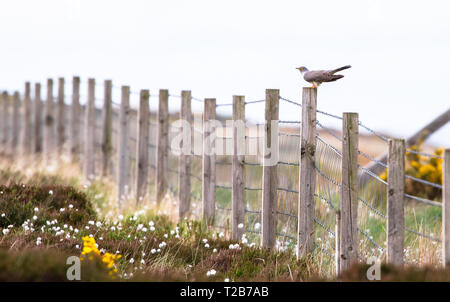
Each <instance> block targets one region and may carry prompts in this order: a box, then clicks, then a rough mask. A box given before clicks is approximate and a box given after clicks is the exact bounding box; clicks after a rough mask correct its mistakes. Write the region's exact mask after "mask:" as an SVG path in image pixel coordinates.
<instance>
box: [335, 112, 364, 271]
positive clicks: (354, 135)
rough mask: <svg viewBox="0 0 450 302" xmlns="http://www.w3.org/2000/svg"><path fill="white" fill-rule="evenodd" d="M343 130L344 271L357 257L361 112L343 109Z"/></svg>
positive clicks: (342, 269) (342, 221)
mask: <svg viewBox="0 0 450 302" xmlns="http://www.w3.org/2000/svg"><path fill="white" fill-rule="evenodd" d="M342 133H343V140H342V186H341V209H340V213H341V227H340V231H341V233H340V235H341V238H340V240H339V241H340V242H339V244H340V247H339V251H340V254H341V255H340V258H341V259H340V266H341V267H340V271H341V272H342V271H344V270H346V269H347V268H349V267H350V266H351V265H352V263H353V262H355V261H356V260H357V259H358V233H357V224H358V133H359V129H358V113H348V112H346V113H344V120H343V129H342Z"/></svg>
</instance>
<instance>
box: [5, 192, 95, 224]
mask: <svg viewBox="0 0 450 302" xmlns="http://www.w3.org/2000/svg"><path fill="white" fill-rule="evenodd" d="M0 213H1V217H0V227H1V228H6V227H8V226H10V225H13V226H21V225H22V224H23V223H24V222H25V221H27V220H28V219H29V220H30V222H32V223H33V226H34V227H35V228H37V227H40V226H42V225H45V224H46V223H47V221H52V220H54V219H58V220H59V221H61V222H64V223H67V224H70V225H73V226H77V225H81V224H83V223H86V222H87V221H88V220H91V219H95V217H96V214H95V212H94V210H93V209H92V206H91V203H90V202H89V201H88V199H87V197H86V195H85V194H84V193H82V192H80V191H78V190H76V189H75V188H73V187H70V186H59V185H45V186H30V185H23V184H13V185H9V186H4V185H3V186H0Z"/></svg>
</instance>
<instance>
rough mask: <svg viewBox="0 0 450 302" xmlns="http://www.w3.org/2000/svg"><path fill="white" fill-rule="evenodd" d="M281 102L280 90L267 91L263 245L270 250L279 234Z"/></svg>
mask: <svg viewBox="0 0 450 302" xmlns="http://www.w3.org/2000/svg"><path fill="white" fill-rule="evenodd" d="M279 101H280V91H279V90H278V89H266V108H265V111H266V112H265V118H266V125H265V136H264V137H265V141H264V163H263V165H264V167H263V194H262V207H261V208H262V213H261V216H262V230H261V234H262V236H261V245H262V247H265V248H269V249H273V248H274V247H275V242H276V234H277V201H278V199H277V195H278V194H277V187H278V176H277V167H278V147H279V145H278V134H279V133H278V112H279Z"/></svg>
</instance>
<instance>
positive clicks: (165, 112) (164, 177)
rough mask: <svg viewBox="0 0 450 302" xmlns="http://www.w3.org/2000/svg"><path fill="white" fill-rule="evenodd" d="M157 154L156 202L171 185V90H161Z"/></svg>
mask: <svg viewBox="0 0 450 302" xmlns="http://www.w3.org/2000/svg"><path fill="white" fill-rule="evenodd" d="M157 145H158V146H157V149H156V152H157V155H156V159H157V160H156V202H157V203H160V202H161V200H163V198H164V196H166V193H167V189H168V186H169V181H168V177H169V91H168V90H167V89H160V90H159V109H158V138H157Z"/></svg>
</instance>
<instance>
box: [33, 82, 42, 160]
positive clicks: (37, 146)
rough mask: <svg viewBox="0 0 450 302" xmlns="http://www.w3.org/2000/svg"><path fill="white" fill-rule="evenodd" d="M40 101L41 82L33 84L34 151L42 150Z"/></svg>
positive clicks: (39, 151)
mask: <svg viewBox="0 0 450 302" xmlns="http://www.w3.org/2000/svg"><path fill="white" fill-rule="evenodd" d="M41 129H42V101H41V84H40V83H36V84H35V85H34V148H33V151H34V153H41V152H42V134H41V133H42V132H41Z"/></svg>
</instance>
